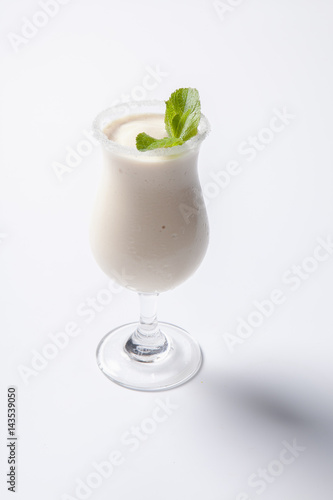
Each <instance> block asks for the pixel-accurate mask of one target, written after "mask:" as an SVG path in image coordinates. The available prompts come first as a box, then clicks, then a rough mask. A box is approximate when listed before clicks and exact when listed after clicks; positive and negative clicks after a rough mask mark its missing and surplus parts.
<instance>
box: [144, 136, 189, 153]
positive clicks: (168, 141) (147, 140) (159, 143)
mask: <svg viewBox="0 0 333 500" xmlns="http://www.w3.org/2000/svg"><path fill="white" fill-rule="evenodd" d="M183 143H184V141H183V140H182V139H177V138H174V137H164V138H163V139H154V137H151V136H150V135H148V134H146V133H145V132H142V133H141V134H138V135H137V136H136V147H137V149H138V150H139V151H150V150H152V149H158V148H171V147H172V146H181V145H182V144H183Z"/></svg>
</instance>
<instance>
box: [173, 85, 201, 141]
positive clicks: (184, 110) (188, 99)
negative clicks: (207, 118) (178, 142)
mask: <svg viewBox="0 0 333 500" xmlns="http://www.w3.org/2000/svg"><path fill="white" fill-rule="evenodd" d="M200 117H201V106H200V98H199V92H198V91H197V90H196V89H192V88H187V89H178V90H176V91H175V92H173V93H172V94H171V97H170V98H169V100H168V101H166V112H165V119H164V123H165V128H166V131H167V133H168V136H169V137H180V138H181V139H183V141H187V140H188V139H190V138H191V137H193V136H195V135H196V134H197V133H198V125H199V122H200Z"/></svg>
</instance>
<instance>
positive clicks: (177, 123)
mask: <svg viewBox="0 0 333 500" xmlns="http://www.w3.org/2000/svg"><path fill="white" fill-rule="evenodd" d="M165 104H166V110H165V117H164V123H165V129H166V131H167V134H168V137H164V138H163V139H155V138H154V137H151V136H150V135H148V134H146V133H145V132H142V133H141V134H138V135H137V137H136V147H137V149H138V150H139V151H149V150H151V149H157V148H171V147H173V146H179V145H181V144H184V142H185V141H188V140H189V139H191V137H194V136H195V135H196V134H197V133H198V125H199V122H200V118H201V106H200V98H199V92H198V91H197V90H196V89H192V88H186V89H178V90H176V91H175V92H173V93H172V94H171V96H170V98H169V100H168V101H165Z"/></svg>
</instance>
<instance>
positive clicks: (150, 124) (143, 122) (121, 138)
mask: <svg viewBox="0 0 333 500" xmlns="http://www.w3.org/2000/svg"><path fill="white" fill-rule="evenodd" d="M103 132H104V134H105V135H106V136H107V137H108V138H109V139H110V140H111V141H114V142H117V143H118V144H120V145H121V146H128V147H131V148H135V147H136V144H135V139H136V136H137V135H138V134H140V132H146V134H148V135H151V136H152V137H155V138H156V139H162V138H163V137H167V135H168V134H167V133H166V130H165V126H164V116H163V115H159V114H156V115H155V114H141V115H132V116H130V117H126V118H120V119H118V120H115V121H113V122H112V123H110V124H109V125H107V126H106V127H105V129H104V131H103Z"/></svg>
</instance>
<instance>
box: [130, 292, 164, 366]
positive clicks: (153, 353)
mask: <svg viewBox="0 0 333 500" xmlns="http://www.w3.org/2000/svg"><path fill="white" fill-rule="evenodd" d="M157 297H158V294H157V293H139V299H140V321H139V323H138V326H137V328H136V330H135V331H134V332H133V334H132V335H131V336H130V338H129V339H128V341H127V342H126V344H125V351H126V353H127V354H128V355H129V356H130V357H131V358H133V359H135V360H137V361H142V362H144V363H149V362H152V361H156V360H157V359H161V358H163V357H165V355H166V354H167V352H168V350H169V348H170V345H169V342H168V339H167V338H166V336H165V335H164V333H162V332H161V330H160V328H159V325H158V321H157Z"/></svg>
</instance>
